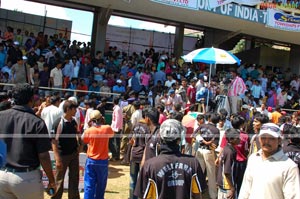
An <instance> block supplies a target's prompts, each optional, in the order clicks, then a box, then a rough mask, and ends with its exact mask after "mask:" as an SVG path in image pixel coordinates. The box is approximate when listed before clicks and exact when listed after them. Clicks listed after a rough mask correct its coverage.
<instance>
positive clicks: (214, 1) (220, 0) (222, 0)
mask: <svg viewBox="0 0 300 199" xmlns="http://www.w3.org/2000/svg"><path fill="white" fill-rule="evenodd" d="M228 3H237V4H241V5H247V6H255V5H257V4H260V3H264V1H263V0H210V1H209V8H210V9H213V8H216V7H220V6H222V5H225V4H228Z"/></svg>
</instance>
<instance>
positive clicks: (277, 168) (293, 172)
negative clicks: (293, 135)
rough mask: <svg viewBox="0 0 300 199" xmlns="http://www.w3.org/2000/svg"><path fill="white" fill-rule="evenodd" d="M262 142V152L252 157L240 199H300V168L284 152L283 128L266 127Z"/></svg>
mask: <svg viewBox="0 0 300 199" xmlns="http://www.w3.org/2000/svg"><path fill="white" fill-rule="evenodd" d="M259 142H260V145H261V150H259V151H258V152H257V153H254V154H252V155H251V156H250V157H249V160H248V165H247V169H246V172H245V175H244V179H243V183H242V187H241V191H240V195H239V199H248V198H249V199H257V198H276V199H292V198H295V199H296V198H300V178H299V169H298V166H297V165H296V164H295V163H294V162H293V161H292V160H291V159H289V158H288V157H287V156H286V155H285V154H284V153H283V150H282V148H281V142H282V137H281V135H280V129H279V127H278V126H277V125H275V124H273V123H266V124H263V125H262V127H261V128H260V132H259Z"/></svg>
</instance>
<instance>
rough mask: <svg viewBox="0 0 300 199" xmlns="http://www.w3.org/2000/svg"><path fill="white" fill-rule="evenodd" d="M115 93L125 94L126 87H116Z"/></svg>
mask: <svg viewBox="0 0 300 199" xmlns="http://www.w3.org/2000/svg"><path fill="white" fill-rule="evenodd" d="M113 92H114V93H125V87H124V86H118V85H115V86H114V87H113Z"/></svg>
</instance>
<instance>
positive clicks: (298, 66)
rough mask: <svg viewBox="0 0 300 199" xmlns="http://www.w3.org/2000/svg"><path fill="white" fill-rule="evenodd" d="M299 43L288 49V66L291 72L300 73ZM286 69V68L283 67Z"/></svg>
mask: <svg viewBox="0 0 300 199" xmlns="http://www.w3.org/2000/svg"><path fill="white" fill-rule="evenodd" d="M299 54H300V45H292V46H291V51H290V60H289V66H287V67H289V68H291V71H292V73H295V74H298V75H299V74H300V57H299ZM285 69H286V68H285Z"/></svg>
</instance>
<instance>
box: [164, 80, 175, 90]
mask: <svg viewBox="0 0 300 199" xmlns="http://www.w3.org/2000/svg"><path fill="white" fill-rule="evenodd" d="M174 83H176V80H175V79H172V80H171V81H170V80H167V81H166V82H165V86H166V87H168V88H171V86H172V84H174Z"/></svg>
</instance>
